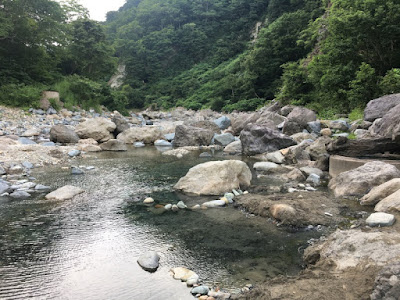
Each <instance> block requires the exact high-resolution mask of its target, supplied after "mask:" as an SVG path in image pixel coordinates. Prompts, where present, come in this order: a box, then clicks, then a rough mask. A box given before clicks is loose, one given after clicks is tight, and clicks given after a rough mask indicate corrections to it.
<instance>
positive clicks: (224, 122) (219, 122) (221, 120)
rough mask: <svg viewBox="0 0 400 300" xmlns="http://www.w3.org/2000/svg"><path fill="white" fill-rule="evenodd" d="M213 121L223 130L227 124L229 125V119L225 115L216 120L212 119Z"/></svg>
mask: <svg viewBox="0 0 400 300" xmlns="http://www.w3.org/2000/svg"><path fill="white" fill-rule="evenodd" d="M214 123H215V124H216V125H217V126H218V127H219V129H221V130H224V129H227V128H228V127H229V126H231V120H230V119H229V118H228V117H226V116H222V117H220V118H218V119H216V120H214Z"/></svg>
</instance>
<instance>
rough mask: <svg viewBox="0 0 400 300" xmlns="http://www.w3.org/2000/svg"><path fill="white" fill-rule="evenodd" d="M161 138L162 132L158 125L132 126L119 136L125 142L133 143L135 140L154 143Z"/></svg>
mask: <svg viewBox="0 0 400 300" xmlns="http://www.w3.org/2000/svg"><path fill="white" fill-rule="evenodd" d="M161 138H162V133H161V130H160V128H159V127H158V126H144V127H131V128H129V129H127V130H125V131H124V132H122V133H120V134H118V136H117V139H118V140H120V141H122V142H124V143H125V144H132V143H135V142H143V143H145V144H152V143H154V142H155V141H156V140H158V139H161Z"/></svg>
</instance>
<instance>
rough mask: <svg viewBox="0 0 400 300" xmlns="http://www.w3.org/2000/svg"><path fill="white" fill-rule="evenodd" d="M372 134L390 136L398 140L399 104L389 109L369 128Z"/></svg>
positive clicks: (399, 131)
mask: <svg viewBox="0 0 400 300" xmlns="http://www.w3.org/2000/svg"><path fill="white" fill-rule="evenodd" d="M369 131H370V133H371V134H372V135H378V136H381V137H387V138H391V139H392V140H394V141H396V142H400V104H398V105H396V106H395V107H393V108H392V109H390V110H389V111H388V112H387V113H386V114H385V115H384V116H383V117H382V118H381V119H377V120H376V121H375V122H374V123H373V125H372V126H371V127H370V128H369Z"/></svg>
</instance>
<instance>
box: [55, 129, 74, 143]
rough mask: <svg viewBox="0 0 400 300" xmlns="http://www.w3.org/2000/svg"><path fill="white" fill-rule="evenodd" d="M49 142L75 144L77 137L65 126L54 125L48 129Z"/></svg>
mask: <svg viewBox="0 0 400 300" xmlns="http://www.w3.org/2000/svg"><path fill="white" fill-rule="evenodd" d="M50 140H51V141H53V142H55V143H77V142H78V141H79V136H78V135H77V134H76V132H75V131H73V130H71V129H69V128H68V127H67V126H65V125H54V126H53V127H51V129H50Z"/></svg>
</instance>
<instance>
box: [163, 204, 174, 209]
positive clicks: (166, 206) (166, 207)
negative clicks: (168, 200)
mask: <svg viewBox="0 0 400 300" xmlns="http://www.w3.org/2000/svg"><path fill="white" fill-rule="evenodd" d="M171 208H172V204H167V205H165V206H164V209H165V210H171Z"/></svg>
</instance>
